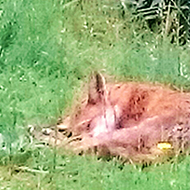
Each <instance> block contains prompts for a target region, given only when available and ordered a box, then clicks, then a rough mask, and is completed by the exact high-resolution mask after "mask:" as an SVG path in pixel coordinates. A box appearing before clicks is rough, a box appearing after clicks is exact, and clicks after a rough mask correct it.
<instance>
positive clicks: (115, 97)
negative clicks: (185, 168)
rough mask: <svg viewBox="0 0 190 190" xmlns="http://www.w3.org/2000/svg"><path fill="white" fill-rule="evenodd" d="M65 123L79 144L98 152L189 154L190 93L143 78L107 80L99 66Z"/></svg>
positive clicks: (130, 155) (145, 155) (138, 155)
mask: <svg viewBox="0 0 190 190" xmlns="http://www.w3.org/2000/svg"><path fill="white" fill-rule="evenodd" d="M59 126H60V128H61V126H63V124H60V125H59ZM59 126H58V129H59ZM66 128H67V130H70V131H71V132H72V133H71V134H72V135H71V136H73V137H77V138H78V141H77V142H76V144H75V146H76V149H77V150H82V151H84V152H85V151H86V152H91V153H92V152H94V153H95V154H98V155H100V156H121V157H124V158H127V159H129V160H133V161H137V162H138V161H139V160H141V161H142V160H148V159H152V160H154V159H157V158H160V157H163V156H166V155H167V156H174V155H176V154H181V153H182V154H189V147H190V93H188V92H180V91H179V90H174V89H171V88H169V87H167V86H164V85H161V84H152V83H145V82H144V83H143V82H122V83H115V82H111V83H108V82H106V79H105V77H104V76H103V75H102V74H101V73H99V72H96V73H94V74H92V75H91V79H90V82H89V86H88V92H87V98H86V99H85V101H83V102H82V103H80V105H79V106H78V107H77V108H76V109H75V110H74V113H73V114H72V116H70V117H69V118H67V126H66ZM79 137H80V138H79ZM77 138H76V139H77ZM73 141H74V140H73Z"/></svg>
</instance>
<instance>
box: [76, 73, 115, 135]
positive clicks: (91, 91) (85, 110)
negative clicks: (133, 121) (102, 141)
mask: <svg viewBox="0 0 190 190" xmlns="http://www.w3.org/2000/svg"><path fill="white" fill-rule="evenodd" d="M117 115H118V110H117V106H112V105H111V102H110V100H109V98H108V87H107V86H106V82H105V78H104V77H103V76H102V75H101V74H100V73H95V74H93V75H91V78H90V83H89V87H88V97H87V101H86V103H85V105H84V106H82V107H81V108H80V110H79V113H78V115H75V119H74V120H75V124H73V126H74V128H75V129H74V130H76V131H77V132H79V133H83V132H88V133H89V134H90V136H92V137H98V136H101V135H103V134H104V133H109V132H110V133H111V132H113V131H114V129H115V128H117V125H118V122H117V119H118V118H117V117H118V116H117Z"/></svg>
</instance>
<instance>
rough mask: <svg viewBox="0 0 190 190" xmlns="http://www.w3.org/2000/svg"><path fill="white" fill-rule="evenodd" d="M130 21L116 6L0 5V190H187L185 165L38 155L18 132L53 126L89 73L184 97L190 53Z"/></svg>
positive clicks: (21, 0) (40, 150) (22, 1)
mask: <svg viewBox="0 0 190 190" xmlns="http://www.w3.org/2000/svg"><path fill="white" fill-rule="evenodd" d="M131 18H132V17H131V13H130V12H127V13H126V14H125V18H123V17H122V11H121V10H120V9H119V7H118V3H117V2H116V1H115V0H111V1H110V0H103V1H101V0H95V1H83V0H82V1H75V0H73V1H67V0H65V1H61V0H60V1H55V0H49V1H39V0H33V1H26V0H15V1H14V2H12V1H8V0H5V1H1V4H0V149H1V150H0V164H1V170H0V171H2V172H0V176H1V177H0V186H1V188H2V189H77V188H78V189H126V188H127V189H148V188H149V187H151V189H152V187H155V188H154V189H160V188H162V189H167V188H168V189H169V188H170V189H188V187H189V186H190V184H189V183H188V181H186V178H185V175H187V176H188V175H189V165H188V159H189V157H187V158H186V159H185V160H184V161H182V162H180V163H179V165H177V164H176V165H175V164H168V165H164V166H166V167H167V168H168V169H167V170H164V169H163V166H162V165H161V166H152V167H148V168H147V170H146V168H145V169H143V168H142V166H134V167H135V168H133V165H127V164H121V163H120V162H119V161H114V160H111V161H110V162H106V161H102V160H99V161H98V160H97V158H95V157H93V158H89V157H79V156H69V155H65V154H63V153H60V152H59V153H57V152H56V149H51V148H48V147H46V146H43V147H39V146H37V143H36V142H35V140H34V139H33V137H32V136H31V135H29V134H28V132H27V130H28V127H27V126H28V125H35V126H42V125H52V124H55V123H56V122H57V119H58V117H59V116H62V115H63V114H64V111H65V108H67V107H68V106H69V105H70V104H71V102H72V98H73V95H74V94H80V89H81V85H83V84H85V83H86V82H87V81H88V77H89V74H90V73H91V71H92V70H99V71H101V72H103V73H105V74H111V75H114V76H116V78H117V79H119V80H140V81H152V82H154V81H159V82H161V83H167V84H168V83H171V84H172V85H174V86H176V87H177V88H180V89H182V88H184V89H186V90H187V89H189V87H188V83H189V73H190V64H189V63H190V60H189V59H190V58H189V53H188V52H189V48H188V47H179V46H178V45H177V44H170V43H169V40H168V38H167V37H164V36H162V34H156V33H152V32H151V31H150V30H149V28H148V27H147V26H146V23H145V22H138V21H132V19H131ZM185 48H186V49H185ZM62 152H63V151H62ZM176 163H178V162H176ZM174 167H177V169H173V168H174ZM21 179H22V180H21ZM23 179H24V180H23Z"/></svg>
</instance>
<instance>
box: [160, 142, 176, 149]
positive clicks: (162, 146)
mask: <svg viewBox="0 0 190 190" xmlns="http://www.w3.org/2000/svg"><path fill="white" fill-rule="evenodd" d="M157 148H159V149H162V150H166V149H170V148H172V145H171V144H170V143H168V142H161V143H158V144H157Z"/></svg>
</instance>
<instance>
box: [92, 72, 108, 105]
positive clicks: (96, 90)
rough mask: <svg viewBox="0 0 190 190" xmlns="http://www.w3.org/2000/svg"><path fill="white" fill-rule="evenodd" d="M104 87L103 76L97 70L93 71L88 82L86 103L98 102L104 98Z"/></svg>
mask: <svg viewBox="0 0 190 190" xmlns="http://www.w3.org/2000/svg"><path fill="white" fill-rule="evenodd" d="M105 89H106V84H105V78H104V77H103V76H102V75H101V74H100V73H98V72H95V73H93V74H92V75H91V79H90V83H89V92H88V103H90V104H96V103H97V102H100V101H101V100H102V99H103V98H104V95H105V94H104V93H105Z"/></svg>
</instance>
